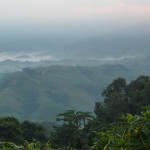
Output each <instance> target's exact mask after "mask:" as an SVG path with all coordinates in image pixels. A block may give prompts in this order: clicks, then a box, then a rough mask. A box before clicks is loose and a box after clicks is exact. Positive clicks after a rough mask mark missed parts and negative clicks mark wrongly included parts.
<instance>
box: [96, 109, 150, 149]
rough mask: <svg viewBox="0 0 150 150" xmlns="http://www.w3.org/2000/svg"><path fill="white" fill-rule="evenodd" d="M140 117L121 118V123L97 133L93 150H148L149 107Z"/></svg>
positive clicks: (149, 143) (149, 129) (149, 147)
mask: <svg viewBox="0 0 150 150" xmlns="http://www.w3.org/2000/svg"><path fill="white" fill-rule="evenodd" d="M144 109H145V111H143V112H142V113H141V115H131V114H127V115H124V116H122V118H121V119H122V122H121V123H114V124H112V126H111V127H110V129H108V130H107V131H99V132H97V139H96V142H95V144H94V146H93V149H94V150H149V149H150V106H147V107H145V108H144Z"/></svg>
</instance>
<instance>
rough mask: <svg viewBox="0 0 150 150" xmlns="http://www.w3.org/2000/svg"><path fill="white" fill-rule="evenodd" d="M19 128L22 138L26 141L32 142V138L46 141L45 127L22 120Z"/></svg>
mask: <svg viewBox="0 0 150 150" xmlns="http://www.w3.org/2000/svg"><path fill="white" fill-rule="evenodd" d="M21 129H22V134H23V138H24V140H27V141H28V142H32V141H33V139H36V140H39V141H40V142H46V140H47V136H46V131H45V129H44V128H43V127H42V126H41V125H40V124H38V123H33V122H30V121H24V122H22V124H21Z"/></svg>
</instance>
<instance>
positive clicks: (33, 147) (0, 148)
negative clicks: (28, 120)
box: [0, 140, 52, 150]
mask: <svg viewBox="0 0 150 150" xmlns="http://www.w3.org/2000/svg"><path fill="white" fill-rule="evenodd" d="M0 150H41V143H40V142H39V141H37V140H33V141H32V142H31V143H28V142H25V143H24V144H23V145H22V146H17V145H15V144H14V143H11V142H1V143H0ZM42 150H52V147H51V145H50V144H49V143H46V144H45V145H44V146H43V148H42Z"/></svg>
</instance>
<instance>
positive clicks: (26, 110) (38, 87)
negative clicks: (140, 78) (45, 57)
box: [0, 65, 133, 121]
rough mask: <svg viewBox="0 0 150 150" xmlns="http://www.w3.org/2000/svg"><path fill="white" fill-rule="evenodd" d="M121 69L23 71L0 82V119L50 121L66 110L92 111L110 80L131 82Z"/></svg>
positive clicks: (9, 75) (123, 69)
mask: <svg viewBox="0 0 150 150" xmlns="http://www.w3.org/2000/svg"><path fill="white" fill-rule="evenodd" d="M132 75H133V73H132V71H131V70H130V69H127V68H126V67H124V66H122V65H103V66H98V67H81V66H76V67H72V66H68V67H67V66H50V67H39V68H35V69H30V68H25V69H23V71H18V72H16V73H12V74H5V75H4V76H3V77H2V78H1V80H0V101H1V105H0V110H1V111H0V116H12V115H13V116H15V117H17V118H20V119H29V120H33V121H53V120H55V119H54V118H55V116H56V115H57V114H58V113H60V112H63V111H64V110H66V109H76V110H82V111H89V110H91V111H93V108H94V103H95V101H97V100H99V99H101V96H100V95H101V92H102V89H104V87H106V85H107V84H108V83H109V82H111V81H112V80H113V79H114V78H116V77H118V76H121V77H127V78H128V79H132V78H133V76H132Z"/></svg>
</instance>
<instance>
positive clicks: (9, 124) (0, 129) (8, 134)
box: [0, 117, 23, 144]
mask: <svg viewBox="0 0 150 150" xmlns="http://www.w3.org/2000/svg"><path fill="white" fill-rule="evenodd" d="M0 140H1V141H5V142H14V143H16V144H20V143H22V142H23V137H22V131H21V126H20V123H19V121H18V120H17V119H16V118H14V117H3V118H0Z"/></svg>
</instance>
